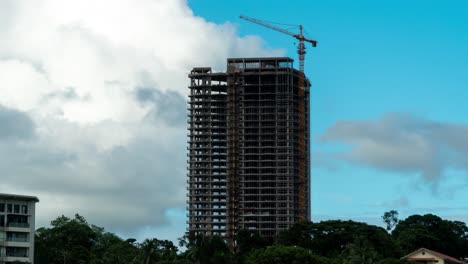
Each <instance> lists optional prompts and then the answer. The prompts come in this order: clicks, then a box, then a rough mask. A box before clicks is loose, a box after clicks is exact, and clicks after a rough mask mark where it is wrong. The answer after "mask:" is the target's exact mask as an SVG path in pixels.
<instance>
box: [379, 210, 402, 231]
mask: <svg viewBox="0 0 468 264" xmlns="http://www.w3.org/2000/svg"><path fill="white" fill-rule="evenodd" d="M382 220H383V221H384V223H385V225H386V226H387V231H390V230H392V229H393V228H394V227H395V226H396V225H397V224H398V212H397V211H395V210H390V211H388V212H385V213H384V215H383V216H382Z"/></svg>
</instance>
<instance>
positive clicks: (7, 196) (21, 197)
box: [0, 193, 39, 203]
mask: <svg viewBox="0 0 468 264" xmlns="http://www.w3.org/2000/svg"><path fill="white" fill-rule="evenodd" d="M0 199H5V200H19V201H34V202H36V203H37V202H39V199H38V198H37V197H36V196H28V195H19V194H6V193H0Z"/></svg>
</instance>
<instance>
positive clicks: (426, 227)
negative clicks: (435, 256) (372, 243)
mask: <svg viewBox="0 0 468 264" xmlns="http://www.w3.org/2000/svg"><path fill="white" fill-rule="evenodd" d="M392 236H393V237H394V238H395V240H396V241H397V242H398V243H399V245H400V246H401V248H402V250H403V251H404V253H409V252H412V251H414V250H416V249H419V248H421V247H425V248H428V249H432V250H436V251H440V252H443V253H444V254H447V255H451V256H454V257H458V258H462V257H467V256H468V228H467V226H466V224H465V223H463V222H459V221H449V220H443V219H441V218H440V217H438V216H436V215H432V214H426V215H412V216H410V217H408V218H406V219H405V220H402V221H400V222H399V223H398V224H397V225H396V227H395V229H394V230H393V232H392Z"/></svg>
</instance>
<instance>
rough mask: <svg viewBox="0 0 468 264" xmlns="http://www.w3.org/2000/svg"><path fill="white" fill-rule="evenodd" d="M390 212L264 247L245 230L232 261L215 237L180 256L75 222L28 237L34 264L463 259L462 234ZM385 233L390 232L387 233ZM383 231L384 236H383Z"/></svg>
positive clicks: (310, 226)
mask: <svg viewBox="0 0 468 264" xmlns="http://www.w3.org/2000/svg"><path fill="white" fill-rule="evenodd" d="M397 216H398V213H397V212H396V211H390V212H387V213H385V214H384V216H383V220H384V222H385V223H386V225H387V230H385V229H384V228H381V227H377V226H373V225H368V224H365V223H359V222H354V221H341V220H330V221H322V222H319V223H312V222H301V223H297V224H296V225H294V226H293V227H292V228H290V229H289V230H286V231H284V232H282V233H281V234H280V235H279V236H278V237H277V238H276V239H270V240H266V239H264V238H261V237H259V236H258V235H256V234H251V233H250V232H249V231H247V230H241V231H239V232H238V236H237V249H236V252H235V253H232V252H231V250H229V248H228V246H227V245H226V243H225V242H224V240H223V239H221V238H219V237H203V236H194V235H187V236H185V237H183V238H181V239H180V243H179V246H180V247H181V248H184V249H185V250H184V251H183V252H181V251H180V250H179V248H178V247H177V246H176V245H174V244H173V243H172V242H171V241H167V240H159V239H156V238H151V239H146V240H144V241H143V242H141V243H139V242H137V241H135V239H123V238H120V237H118V236H117V235H115V234H112V233H109V232H106V231H105V230H104V229H103V228H100V227H97V226H94V225H91V224H89V223H88V222H87V221H86V220H85V219H84V218H83V217H81V216H79V215H76V216H75V217H74V218H67V217H65V216H61V217H58V218H57V219H55V220H53V221H52V222H51V226H50V227H49V228H39V229H38V230H37V231H36V253H35V258H36V263H37V264H46V263H47V264H88V263H90V264H132V263H133V264H137V263H138V264H140V263H141V264H156V263H158V264H177V263H180V264H189V263H199V264H205V263H206V264H210V263H213V264H215V263H216V264H218V263H222V264H230V263H232V264H237V263H239V264H240V263H246V264H254V263H259V264H263V263H265V264H276V263H293V264H294V263H298V264H299V263H317V264H341V263H346V264H354V263H356V264H358V263H359V264H363V263H366V264H367V263H369V264H370V263H378V264H404V263H409V262H406V261H402V260H400V257H402V256H403V255H405V254H407V253H410V252H412V251H414V250H416V249H419V248H421V247H426V248H429V249H433V250H436V251H440V252H443V253H445V254H448V255H452V256H454V257H459V258H461V257H467V256H468V237H467V235H468V228H467V227H466V224H465V223H463V222H457V221H449V220H444V219H441V218H440V217H438V216H435V215H431V214H427V215H413V216H410V217H408V218H407V219H405V220H402V221H398V219H397ZM392 230H393V231H392ZM390 231H391V232H390Z"/></svg>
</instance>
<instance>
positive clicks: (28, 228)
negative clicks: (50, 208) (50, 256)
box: [0, 194, 39, 264]
mask: <svg viewBox="0 0 468 264" xmlns="http://www.w3.org/2000/svg"><path fill="white" fill-rule="evenodd" d="M37 202H39V199H37V197H33V196H23V195H13V194H0V264H7V263H13V262H28V263H34V231H35V211H36V203H37Z"/></svg>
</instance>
